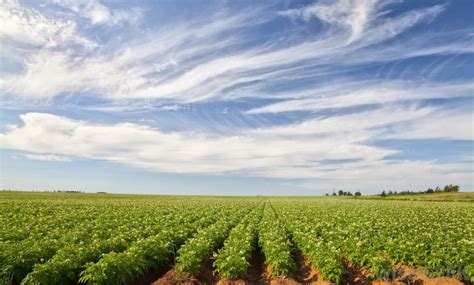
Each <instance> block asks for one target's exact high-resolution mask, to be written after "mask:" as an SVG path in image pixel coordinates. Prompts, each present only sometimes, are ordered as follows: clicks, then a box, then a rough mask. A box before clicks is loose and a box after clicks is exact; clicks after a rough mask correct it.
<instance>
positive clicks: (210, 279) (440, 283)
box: [130, 250, 466, 285]
mask: <svg viewBox="0 0 474 285" xmlns="http://www.w3.org/2000/svg"><path fill="white" fill-rule="evenodd" d="M294 260H295V262H296V265H297V270H296V271H295V272H294V274H293V276H292V277H285V278H282V277H274V276H272V273H271V270H270V268H268V267H267V266H266V265H265V257H264V255H263V254H262V253H261V252H260V251H258V250H257V251H255V252H254V254H253V255H252V258H251V260H250V268H249V271H248V272H247V274H246V276H245V277H244V278H242V279H237V280H228V279H219V278H218V277H217V276H215V275H214V274H213V267H212V263H213V259H211V258H207V259H206V260H205V261H204V262H203V263H202V264H201V267H200V273H199V275H198V276H187V277H180V278H177V276H176V271H175V270H174V268H170V267H168V268H164V269H161V270H155V271H151V272H148V273H146V274H145V275H144V276H142V277H140V278H138V279H136V280H135V281H134V282H132V283H130V284H131V285H138V284H153V285H177V284H186V285H195V284H220V285H246V284H249V285H254V284H255V285H267V284H269V285H296V284H313V285H333V283H331V282H328V281H323V280H322V279H321V277H320V273H319V272H318V271H317V270H315V269H314V268H312V266H311V264H309V262H308V260H307V259H306V258H305V257H304V256H303V255H302V254H301V253H300V252H296V253H295V254H294ZM343 265H344V267H345V269H346V275H345V277H344V280H343V281H342V282H341V284H347V285H404V284H408V285H464V284H466V283H463V282H461V281H459V280H457V279H455V278H449V277H438V278H432V279H430V278H429V277H428V275H427V274H426V273H425V272H423V271H422V270H420V269H418V268H414V267H409V266H405V265H397V266H396V267H395V269H396V270H397V278H396V280H390V281H385V280H370V279H369V275H370V272H369V271H368V270H367V269H364V268H362V267H360V266H357V265H356V264H351V263H350V262H349V261H347V260H344V261H343Z"/></svg>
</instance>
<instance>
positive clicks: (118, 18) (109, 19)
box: [51, 0, 142, 26]
mask: <svg viewBox="0 0 474 285" xmlns="http://www.w3.org/2000/svg"><path fill="white" fill-rule="evenodd" d="M51 2H52V3H54V4H57V5H60V6H62V7H64V8H67V9H70V10H72V11H74V12H75V13H77V14H78V15H79V16H81V17H83V18H87V19H89V21H90V22H91V24H92V25H109V26H113V25H119V24H122V23H128V24H136V23H137V22H138V21H139V20H140V19H141V17H142V15H141V11H140V10H139V9H137V8H131V9H128V10H123V9H111V8H109V7H107V6H105V5H104V4H102V3H101V2H100V1H98V0H75V1H71V0H51Z"/></svg>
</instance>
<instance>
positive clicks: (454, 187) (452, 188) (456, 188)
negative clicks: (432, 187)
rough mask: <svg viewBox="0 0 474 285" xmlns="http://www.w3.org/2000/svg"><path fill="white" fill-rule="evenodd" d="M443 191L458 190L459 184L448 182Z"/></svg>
mask: <svg viewBox="0 0 474 285" xmlns="http://www.w3.org/2000/svg"><path fill="white" fill-rule="evenodd" d="M443 191H444V192H459V185H453V184H449V185H446V186H444V189H443Z"/></svg>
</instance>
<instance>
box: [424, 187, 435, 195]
mask: <svg viewBox="0 0 474 285" xmlns="http://www.w3.org/2000/svg"><path fill="white" fill-rule="evenodd" d="M426 193H428V194H430V193H434V190H433V188H428V190H426Z"/></svg>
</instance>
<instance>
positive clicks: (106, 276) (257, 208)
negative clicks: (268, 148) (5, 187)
mask: <svg viewBox="0 0 474 285" xmlns="http://www.w3.org/2000/svg"><path fill="white" fill-rule="evenodd" d="M473 245H474V203H472V202H431V201H398V200H380V199H357V198H338V197H299V198H298V197H204V196H203V197H197V196H194V197H192V196H151V195H111V194H82V193H74V194H66V193H31V192H21V193H20V192H0V270H1V271H0V274H1V275H0V284H19V283H21V284H74V283H80V284H145V283H151V282H154V281H157V283H158V284H160V282H161V284H168V283H173V282H187V283H217V282H220V283H222V284H232V283H238V282H239V281H240V282H244V281H248V282H250V283H252V282H254V283H262V282H263V283H269V282H280V283H288V284H292V283H297V282H298V283H316V284H323V283H325V284H330V283H335V284H348V283H349V284H369V283H370V282H373V283H375V282H378V283H379V284H380V283H383V282H385V283H387V284H388V283H395V282H399V283H400V282H401V284H402V283H408V282H411V281H416V280H417V279H420V280H424V281H426V282H430V280H435V281H436V280H438V281H439V280H441V281H443V282H447V283H444V284H462V282H464V283H468V282H469V281H470V282H473V281H474V250H473V248H474V246H473ZM433 284H434V283H433Z"/></svg>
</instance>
